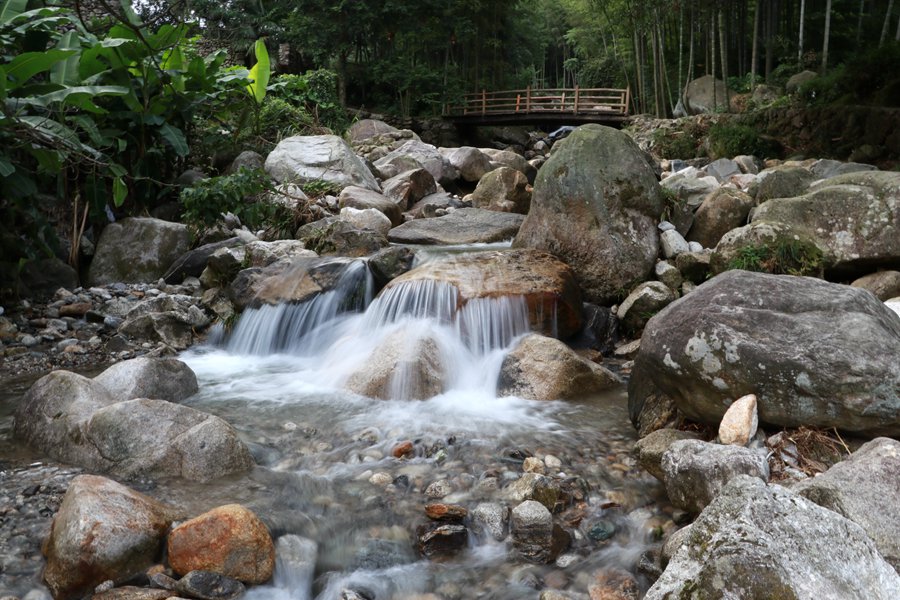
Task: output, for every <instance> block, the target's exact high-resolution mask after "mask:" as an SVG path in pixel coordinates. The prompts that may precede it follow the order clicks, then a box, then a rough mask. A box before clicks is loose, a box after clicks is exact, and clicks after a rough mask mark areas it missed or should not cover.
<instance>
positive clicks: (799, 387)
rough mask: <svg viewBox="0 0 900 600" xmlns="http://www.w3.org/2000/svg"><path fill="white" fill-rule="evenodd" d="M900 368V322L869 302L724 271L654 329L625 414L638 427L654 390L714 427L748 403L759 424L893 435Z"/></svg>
mask: <svg viewBox="0 0 900 600" xmlns="http://www.w3.org/2000/svg"><path fill="white" fill-rule="evenodd" d="M760 331H763V332H765V335H759V332H760ZM897 356H900V319H898V318H897V316H896V315H895V314H894V313H893V312H891V311H890V310H889V309H888V308H887V307H886V306H885V305H884V304H883V303H881V302H879V301H878V300H877V299H876V298H875V297H874V296H872V295H871V294H870V293H869V292H867V291H865V290H859V289H856V288H852V287H850V286H846V285H838V284H832V283H828V282H825V281H821V280H818V279H812V278H808V277H793V276H787V275H767V274H762V273H751V272H747V271H728V272H726V273H723V274H722V275H719V276H718V277H715V278H714V279H712V280H710V281H709V282H707V283H705V284H703V285H701V286H699V287H698V288H697V289H696V290H695V291H693V292H691V293H690V294H688V295H687V296H685V297H683V298H681V299H680V300H677V301H675V302H673V303H672V304H670V305H669V306H667V307H666V308H665V309H663V310H662V311H661V312H660V313H658V314H657V315H656V316H655V317H653V318H652V319H651V320H650V321H649V322H648V323H647V326H646V328H645V329H644V335H643V337H642V338H641V348H640V351H639V353H638V355H637V358H636V360H635V366H634V370H633V372H632V376H631V379H630V383H629V410H630V412H631V415H632V420H633V421H634V422H636V423H639V422H640V420H641V418H640V413H641V410H642V409H643V404H644V400H645V399H646V398H647V397H649V396H650V395H652V390H648V389H646V387H645V386H646V384H647V383H649V384H651V387H652V388H653V389H656V390H658V391H659V392H662V393H663V394H665V395H667V396H669V397H671V398H673V399H674V400H675V402H676V404H677V406H678V409H679V410H681V411H683V413H684V414H685V415H687V416H688V417H690V418H692V419H694V420H698V421H703V422H706V423H710V424H714V425H715V424H718V423H719V421H720V420H721V418H722V416H723V415H724V414H725V409H726V408H727V406H728V399H730V398H739V397H741V396H744V395H746V394H750V393H753V394H755V395H756V397H757V399H758V402H759V404H758V408H759V419H760V422H763V423H770V424H773V425H779V426H784V427H798V426H801V425H806V426H818V427H826V428H827V427H838V428H841V429H844V430H847V431H854V432H858V433H860V434H862V435H867V436H873V435H898V434H900V417H898V415H900V405H898V401H900V362H898V361H897V360H896V357H897Z"/></svg>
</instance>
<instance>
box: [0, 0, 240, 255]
mask: <svg viewBox="0 0 900 600" xmlns="http://www.w3.org/2000/svg"><path fill="white" fill-rule="evenodd" d="M26 7H27V5H26V3H25V2H24V1H23V0H0V47H2V53H3V56H4V57H5V60H6V62H5V64H4V65H3V66H2V67H0V100H2V101H3V110H2V115H0V177H2V185H3V190H4V194H3V196H2V198H0V213H2V214H3V215H4V216H5V217H6V218H5V219H4V220H3V223H2V225H0V228H2V227H7V228H9V229H8V232H7V234H6V235H4V237H6V238H9V237H11V236H12V237H16V238H18V239H19V240H20V244H19V247H18V248H16V249H15V251H14V252H12V253H10V254H7V253H6V252H5V251H4V262H6V261H7V260H8V259H7V256H9V257H10V258H11V261H10V262H12V261H18V259H19V258H23V257H24V258H33V257H35V256H36V255H37V254H48V253H50V252H51V251H52V250H53V248H52V247H51V245H50V244H49V243H48V242H49V241H50V240H51V239H52V236H50V235H49V234H48V233H47V232H46V231H44V232H40V231H38V230H41V229H47V228H48V227H49V225H48V224H47V219H45V218H44V217H43V214H44V213H45V212H46V211H48V210H50V209H53V210H59V208H58V207H53V206H44V205H43V204H42V203H39V202H38V201H37V198H38V195H39V194H41V193H46V194H50V195H51V198H52V197H57V198H65V199H68V200H69V201H71V203H72V206H71V207H70V208H68V209H67V208H65V207H63V208H62V210H61V212H62V213H63V214H66V213H68V216H67V217H66V218H67V219H69V220H70V222H71V225H69V224H66V223H63V224H62V227H61V228H62V229H63V230H65V231H66V232H67V234H69V235H71V236H72V251H71V253H70V261H71V262H73V263H74V262H75V261H76V259H77V247H78V241H79V240H80V237H81V232H82V230H83V228H84V227H85V226H86V225H87V224H88V223H91V222H94V223H97V224H99V223H102V222H104V221H105V220H106V214H107V213H109V212H111V211H112V210H114V209H120V210H129V211H140V210H145V209H149V208H152V207H153V206H154V205H155V204H156V203H157V202H158V201H160V200H161V199H163V198H165V196H166V195H167V193H168V189H169V188H168V182H169V181H171V180H172V179H174V176H175V175H176V174H177V172H178V171H179V170H180V169H182V168H183V167H184V166H185V163H186V157H187V155H188V153H189V145H188V142H187V139H188V137H189V136H190V134H191V129H192V127H193V123H194V120H195V118H196V117H197V116H198V115H202V114H216V113H219V114H221V113H223V112H228V111H229V110H230V109H231V107H232V106H233V103H234V102H235V101H238V100H239V99H240V98H241V96H243V97H246V96H245V95H244V93H243V92H242V90H243V88H244V87H245V86H246V85H247V83H248V81H247V72H246V70H232V71H226V70H224V69H223V62H224V59H225V56H224V54H222V53H213V54H211V55H208V56H205V57H204V56H200V55H199V54H198V53H197V51H196V50H195V49H194V45H193V41H192V40H191V38H189V37H188V28H187V26H186V25H172V24H163V25H161V26H160V27H159V28H158V29H155V30H154V29H151V28H149V27H146V26H145V25H144V24H143V23H142V22H141V21H140V20H139V19H138V18H137V17H136V15H135V14H134V13H133V11H132V10H131V8H130V5H129V4H128V3H127V2H123V3H122V7H121V8H122V12H121V14H119V15H118V16H117V17H116V16H110V17H109V18H107V19H104V20H103V23H101V24H102V27H100V26H97V27H95V26H93V25H92V29H90V30H89V29H88V28H86V27H85V25H84V24H83V23H82V22H81V20H80V19H79V17H78V15H77V14H76V13H75V12H74V11H72V10H71V9H69V8H65V7H56V6H54V7H40V8H35V9H32V10H25V8H26ZM51 204H52V201H51ZM22 227H24V229H21V228H22ZM35 228H37V229H35ZM23 231H24V232H25V234H24V235H22V232H23ZM6 264H7V265H8V264H9V263H6ZM7 270H8V268H7Z"/></svg>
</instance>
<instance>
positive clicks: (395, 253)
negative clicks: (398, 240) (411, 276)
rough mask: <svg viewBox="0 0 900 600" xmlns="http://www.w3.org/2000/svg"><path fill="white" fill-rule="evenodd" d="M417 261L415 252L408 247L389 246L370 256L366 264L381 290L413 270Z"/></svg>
mask: <svg viewBox="0 0 900 600" xmlns="http://www.w3.org/2000/svg"><path fill="white" fill-rule="evenodd" d="M415 259H416V253H415V251H413V250H412V249H410V248H408V247H406V246H388V247H387V248H385V249H383V250H379V251H378V252H376V253H375V254H373V255H372V256H370V257H369V258H368V260H366V264H367V265H368V266H369V270H370V271H371V272H372V275H373V276H374V277H375V281H376V283H377V284H378V287H379V288H381V287H384V286H385V285H387V283H388V282H389V281H391V280H392V279H395V278H397V277H400V276H401V275H403V274H404V273H406V272H407V271H409V270H410V269H412V267H413V263H414V262H415Z"/></svg>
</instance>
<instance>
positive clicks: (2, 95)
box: [0, 67, 6, 100]
mask: <svg viewBox="0 0 900 600" xmlns="http://www.w3.org/2000/svg"><path fill="white" fill-rule="evenodd" d="M0 100H6V69H4V68H3V67H0Z"/></svg>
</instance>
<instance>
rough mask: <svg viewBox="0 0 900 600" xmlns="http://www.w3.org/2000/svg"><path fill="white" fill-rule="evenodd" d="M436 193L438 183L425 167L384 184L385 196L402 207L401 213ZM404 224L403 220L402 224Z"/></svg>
mask: <svg viewBox="0 0 900 600" xmlns="http://www.w3.org/2000/svg"><path fill="white" fill-rule="evenodd" d="M435 193H437V183H435V180H434V177H433V176H432V175H431V173H430V172H429V171H428V170H427V169H425V168H423V167H419V168H416V169H410V170H408V171H403V172H402V173H398V174H397V175H394V176H393V177H391V178H390V179H388V180H387V181H385V182H384V195H385V196H387V197H388V198H389V199H390V200H392V201H393V202H394V203H395V204H396V205H397V206H398V207H400V210H401V211H406V210H409V209H410V208H412V207H413V205H414V204H415V203H416V202H418V201H419V200H421V199H422V198H425V197H426V196H429V195H431V194H435ZM392 220H393V219H392ZM402 222H403V221H402V220H401V221H400V223H402ZM400 223H397V225H399V224H400Z"/></svg>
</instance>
